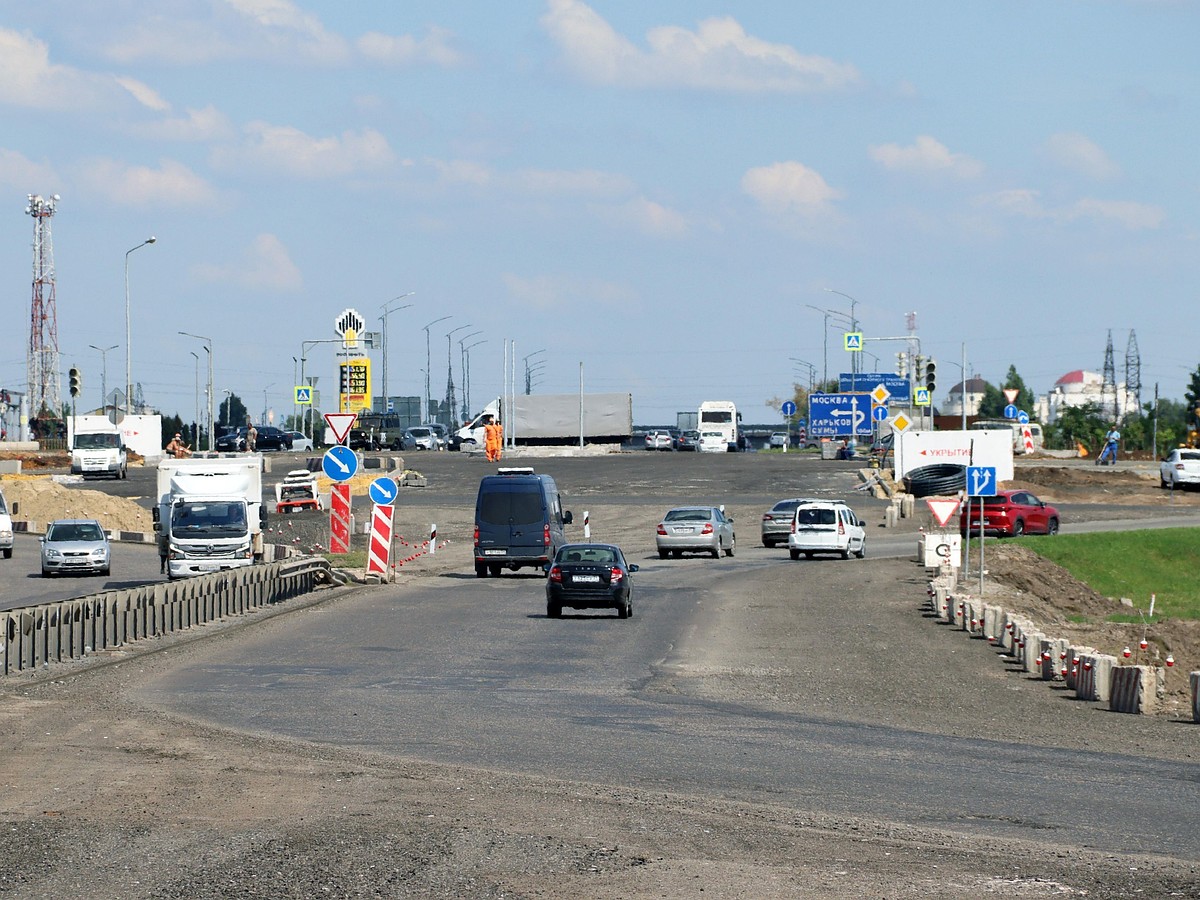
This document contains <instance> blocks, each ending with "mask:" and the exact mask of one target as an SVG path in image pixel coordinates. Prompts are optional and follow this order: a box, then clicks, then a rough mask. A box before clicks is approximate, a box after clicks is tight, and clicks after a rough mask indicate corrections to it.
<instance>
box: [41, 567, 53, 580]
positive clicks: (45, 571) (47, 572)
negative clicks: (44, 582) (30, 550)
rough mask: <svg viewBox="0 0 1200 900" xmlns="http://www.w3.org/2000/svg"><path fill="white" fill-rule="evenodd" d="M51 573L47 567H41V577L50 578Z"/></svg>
mask: <svg viewBox="0 0 1200 900" xmlns="http://www.w3.org/2000/svg"><path fill="white" fill-rule="evenodd" d="M52 575H53V573H52V572H51V571H50V570H49V569H46V568H43V569H42V577H43V578H50V577H51V576H52Z"/></svg>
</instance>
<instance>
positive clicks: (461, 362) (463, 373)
mask: <svg viewBox="0 0 1200 900" xmlns="http://www.w3.org/2000/svg"><path fill="white" fill-rule="evenodd" d="M481 334H483V330H482V329H480V330H479V331H472V332H471V333H470V334H464V335H463V336H462V337H460V338H459V339H458V383H459V386H460V387H462V398H463V402H462V417H463V418H464V419H465V418H467V416H469V415H470V414H471V413H470V410H469V408H468V406H467V351H466V348H465V346H464V345H465V344H466V343H467V341H469V340H470V339H471V338H473V337H479V335H481Z"/></svg>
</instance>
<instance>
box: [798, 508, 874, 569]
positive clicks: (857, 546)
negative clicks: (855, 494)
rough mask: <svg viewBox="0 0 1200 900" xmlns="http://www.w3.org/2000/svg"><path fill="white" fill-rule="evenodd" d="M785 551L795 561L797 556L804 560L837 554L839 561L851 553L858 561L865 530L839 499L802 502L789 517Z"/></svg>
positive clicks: (864, 552) (863, 552)
mask: <svg viewBox="0 0 1200 900" xmlns="http://www.w3.org/2000/svg"><path fill="white" fill-rule="evenodd" d="M788 552H789V553H790V555H791V557H792V559H799V558H800V554H801V553H803V554H804V556H805V558H806V559H812V557H813V554H814V553H838V554H840V555H841V557H842V559H849V558H850V554H851V553H853V554H854V555H855V556H857V557H858V558H859V559H862V558H863V557H864V556H866V555H867V531H866V529H865V528H863V525H862V522H860V521H859V520H858V516H856V515H855V514H854V510H852V509H851V508H850V507H849V506H847V505H846V504H845V503H843V502H841V501H840V500H821V501H818V502H815V503H802V504H800V505H799V506H797V507H796V514H795V515H794V516H793V517H792V531H791V534H789V535H788Z"/></svg>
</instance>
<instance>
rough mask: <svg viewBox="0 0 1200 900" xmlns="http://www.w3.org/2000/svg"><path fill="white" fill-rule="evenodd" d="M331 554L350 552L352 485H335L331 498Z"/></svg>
mask: <svg viewBox="0 0 1200 900" xmlns="http://www.w3.org/2000/svg"><path fill="white" fill-rule="evenodd" d="M329 552H330V553H349V552H350V485H348V484H335V485H334V486H333V491H332V493H331V494H330V497H329Z"/></svg>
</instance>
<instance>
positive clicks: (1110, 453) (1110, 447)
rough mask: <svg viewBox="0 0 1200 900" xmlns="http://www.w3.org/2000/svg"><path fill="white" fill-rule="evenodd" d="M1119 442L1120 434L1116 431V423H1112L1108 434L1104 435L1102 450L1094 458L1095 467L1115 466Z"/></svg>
mask: <svg viewBox="0 0 1200 900" xmlns="http://www.w3.org/2000/svg"><path fill="white" fill-rule="evenodd" d="M1120 442H1121V432H1119V431H1118V430H1117V423H1116V422H1113V423H1112V428H1110V429H1108V434H1106V435H1104V449H1103V450H1101V451H1100V455H1099V456H1098V457H1097V458H1096V465H1098V466H1115V465H1116V464H1117V447H1118V445H1119V444H1120ZM1106 460H1107V461H1106Z"/></svg>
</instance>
